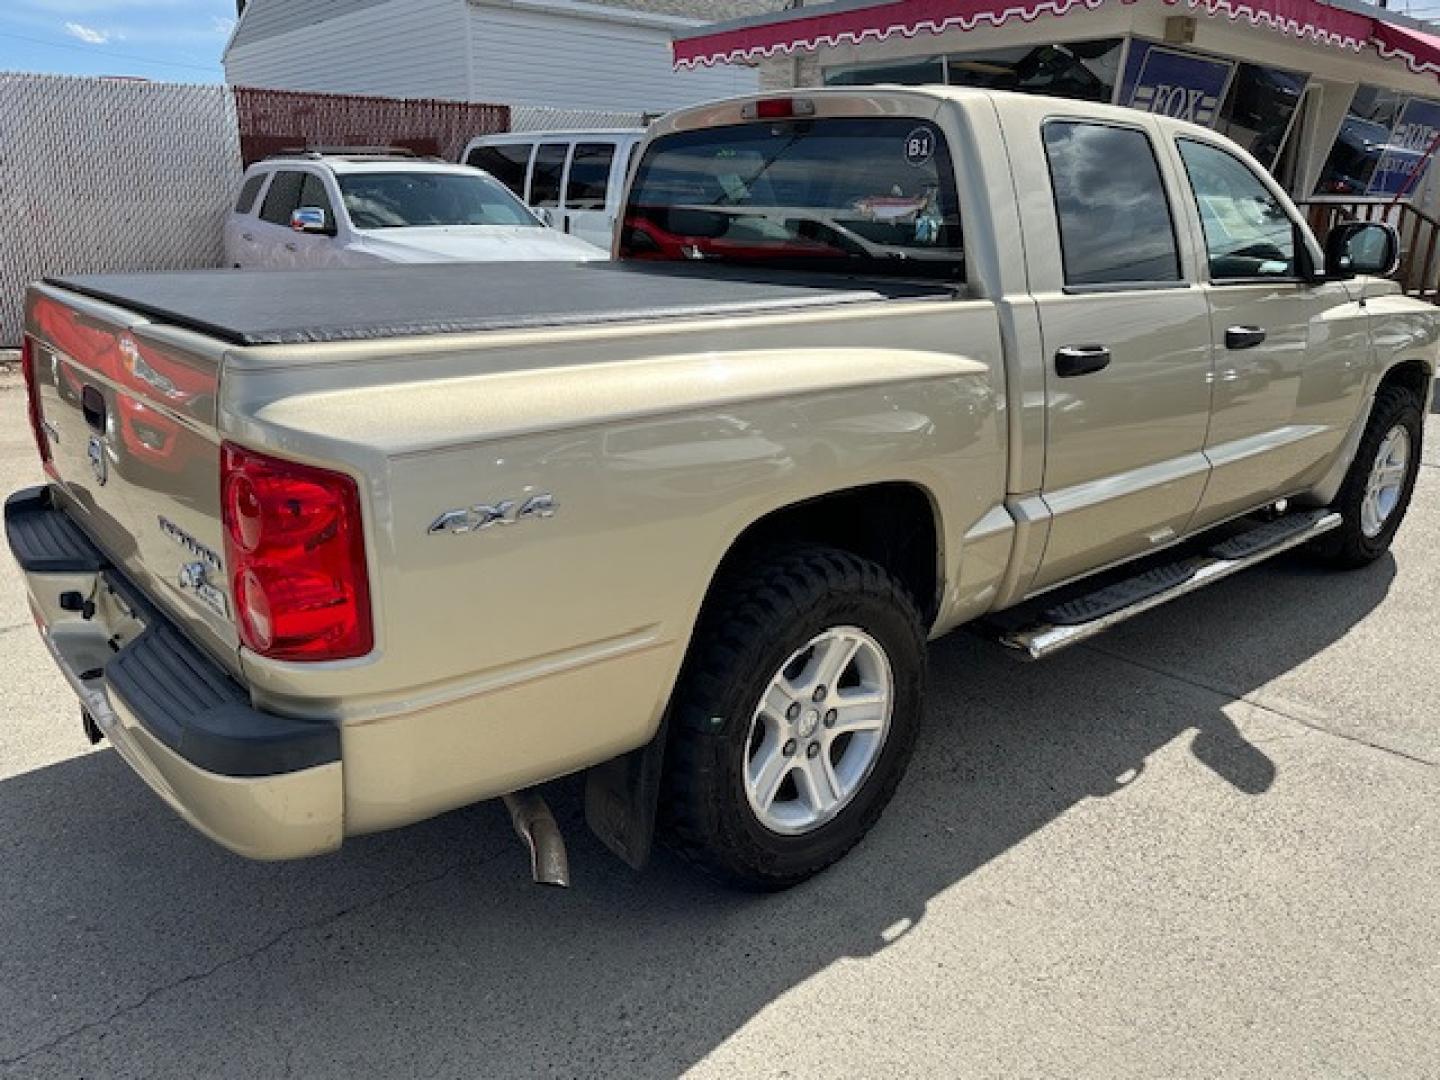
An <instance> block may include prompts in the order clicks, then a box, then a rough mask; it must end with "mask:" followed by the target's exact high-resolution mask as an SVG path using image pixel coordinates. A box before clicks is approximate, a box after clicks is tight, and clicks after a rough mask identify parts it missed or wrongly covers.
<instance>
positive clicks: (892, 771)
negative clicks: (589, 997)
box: [661, 547, 925, 891]
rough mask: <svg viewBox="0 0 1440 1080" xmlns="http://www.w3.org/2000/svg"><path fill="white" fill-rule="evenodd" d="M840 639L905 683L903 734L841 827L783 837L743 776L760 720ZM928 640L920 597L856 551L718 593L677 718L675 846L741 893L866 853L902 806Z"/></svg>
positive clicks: (665, 824) (670, 818) (808, 553)
mask: <svg viewBox="0 0 1440 1080" xmlns="http://www.w3.org/2000/svg"><path fill="white" fill-rule="evenodd" d="M837 626H850V627H858V628H859V629H861V630H863V631H865V632H866V633H867V634H869V635H870V636H871V637H872V638H873V639H874V640H875V641H876V642H878V643H879V645H880V646H881V647H882V648H883V650H884V652H885V655H886V659H888V661H889V663H890V670H891V674H892V677H893V698H892V711H891V714H890V717H891V718H890V728H889V731H888V733H887V735H886V737H885V742H884V744H883V746H882V748H881V749H880V752H879V756H878V757H877V759H876V761H875V764H874V766H873V768H872V769H871V771H870V773H869V774H868V776H867V777H866V778H865V779H864V780H863V781H862V782H861V784H860V787H859V788H857V789H856V790H855V793H854V795H853V796H851V798H850V801H849V802H848V803H847V804H846V805H845V806H844V807H843V809H841V810H840V811H839V813H838V814H837V816H835V817H834V818H833V819H831V820H830V821H828V822H826V823H825V824H822V825H819V826H817V827H816V828H815V829H814V830H813V831H811V832H808V833H804V834H802V835H781V834H779V833H777V832H773V831H771V830H770V829H767V828H766V827H765V826H764V825H763V824H761V822H760V820H759V819H758V818H757V817H756V815H755V813H754V811H752V809H751V807H750V803H749V801H748V799H747V796H746V794H745V788H744V780H743V769H744V763H745V759H746V755H747V745H746V744H747V738H748V735H749V731H750V721H751V718H752V716H753V715H754V712H755V710H756V707H757V705H758V703H759V701H760V698H761V695H762V694H763V693H764V692H765V690H766V688H767V687H768V686H769V684H770V681H771V679H772V678H773V677H774V676H775V674H776V672H777V671H778V670H779V669H780V667H781V665H782V664H784V663H785V661H786V659H787V658H788V657H790V656H791V655H792V654H793V653H795V652H796V651H797V650H799V649H802V648H803V647H804V646H805V644H806V643H807V642H809V641H810V640H811V639H812V638H814V637H815V636H816V635H817V634H820V633H822V632H824V631H825V630H827V629H830V628H833V627H837ZM924 669H925V629H924V626H923V625H922V621H921V617H920V613H919V610H918V609H917V607H916V603H915V600H914V598H912V597H911V595H910V594H909V593H908V592H907V591H906V590H905V589H904V588H903V587H902V586H901V585H900V584H899V583H898V582H897V581H896V580H895V579H894V578H893V577H891V576H890V575H889V574H888V573H887V572H886V571H885V570H884V569H883V568H882V567H880V566H878V565H877V564H875V563H873V562H869V561H867V560H865V559H861V558H857V557H856V556H854V555H851V554H849V553H847V552H844V551H839V550H835V549H831V548H824V547H803V548H791V549H789V550H786V551H781V552H775V553H772V554H771V555H769V556H767V557H765V558H763V559H759V560H756V561H752V562H751V563H750V564H749V565H748V567H747V568H746V569H743V570H741V571H739V572H737V573H734V574H731V575H729V576H728V577H727V578H726V579H725V580H722V581H721V582H719V583H718V584H717V587H716V590H715V598H714V600H713V601H712V602H711V603H710V604H709V605H707V610H706V611H705V613H704V615H703V616H702V619H701V623H700V626H699V627H698V628H697V633H696V639H695V641H694V643H693V646H692V649H691V652H690V656H689V658H688V659H687V662H686V665H685V670H684V671H683V672H682V674H681V680H680V684H679V686H678V687H677V689H676V694H675V698H674V702H673V705H672V710H671V714H670V740H671V741H670V745H669V748H668V749H669V755H668V764H667V769H666V776H665V780H664V786H663V802H662V807H661V811H662V835H663V836H664V838H665V839H666V841H667V842H668V843H669V844H670V846H672V847H673V848H675V849H676V850H677V851H678V852H679V853H680V854H681V855H682V856H683V857H685V858H686V859H688V860H689V861H691V862H693V863H695V864H696V865H698V866H699V867H700V868H701V869H702V870H704V871H705V872H706V873H708V874H710V875H711V876H712V877H714V878H716V879H717V880H719V881H721V882H723V883H725V884H728V885H732V886H736V887H739V888H744V889H750V890H755V891H773V890H778V889H785V888H789V887H790V886H792V885H796V884H798V883H799V882H802V881H804V880H805V879H806V878H809V877H811V876H812V875H814V874H817V873H819V872H820V871H821V870H823V869H825V868H826V867H827V866H829V865H830V864H832V863H833V862H835V861H836V860H837V859H839V858H840V857H841V856H843V855H844V854H845V853H846V852H848V851H849V850H850V849H851V848H852V847H854V846H855V844H856V843H858V842H859V841H860V839H861V837H863V836H864V835H865V833H866V832H867V831H868V830H869V829H870V827H871V826H872V825H873V824H874V823H875V821H876V819H877V818H878V817H879V816H880V813H881V811H882V810H884V808H885V805H886V804H887V803H888V802H889V801H890V798H891V796H892V795H893V794H894V792H895V788H896V786H897V785H898V784H899V782H900V778H901V776H902V775H903V773H904V771H905V767H906V765H907V764H908V763H909V760H910V755H911V752H912V751H913V749H914V745H915V737H916V734H917V732H918V730H919V724H920V708H921V697H922V688H923V682H924Z"/></svg>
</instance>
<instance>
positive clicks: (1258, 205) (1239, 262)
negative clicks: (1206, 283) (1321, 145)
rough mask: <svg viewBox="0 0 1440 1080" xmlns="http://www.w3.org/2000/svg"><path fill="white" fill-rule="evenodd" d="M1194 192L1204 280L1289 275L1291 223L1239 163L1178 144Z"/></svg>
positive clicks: (1215, 151)
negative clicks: (1202, 233)
mask: <svg viewBox="0 0 1440 1080" xmlns="http://www.w3.org/2000/svg"><path fill="white" fill-rule="evenodd" d="M1179 146H1180V157H1181V158H1183V159H1184V161H1185V171H1186V172H1187V173H1188V174H1189V176H1190V187H1191V189H1192V190H1193V191H1194V192H1195V205H1196V208H1197V209H1199V211H1200V224H1201V225H1202V226H1203V227H1204V229H1205V250H1206V254H1207V255H1208V256H1209V260H1210V277H1211V278H1212V279H1225V278H1269V277H1294V276H1295V269H1296V268H1295V223H1294V222H1293V221H1291V220H1290V215H1289V214H1287V213H1286V212H1285V208H1284V207H1283V206H1281V205H1280V201H1279V200H1278V199H1276V198H1275V196H1274V195H1272V194H1270V189H1269V188H1267V187H1266V186H1265V185H1264V184H1263V183H1261V182H1260V178H1259V177H1258V176H1256V175H1255V174H1254V173H1253V172H1251V171H1250V168H1249V166H1247V165H1246V164H1245V163H1244V162H1243V161H1241V160H1240V159H1239V158H1237V157H1234V156H1233V155H1231V154H1228V153H1226V152H1225V151H1224V150H1221V149H1220V148H1219V147H1217V146H1210V145H1208V144H1206V143H1199V142H1192V141H1190V140H1189V139H1181V140H1179Z"/></svg>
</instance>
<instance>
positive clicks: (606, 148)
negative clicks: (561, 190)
mask: <svg viewBox="0 0 1440 1080" xmlns="http://www.w3.org/2000/svg"><path fill="white" fill-rule="evenodd" d="M614 160H615V147H614V145H613V144H611V143H576V144H575V156H574V157H573V158H571V160H570V179H569V180H568V181H567V182H566V184H565V205H566V206H568V207H569V208H570V209H571V210H604V209H605V195H606V192H607V191H609V189H610V164H611V162H613V161H614Z"/></svg>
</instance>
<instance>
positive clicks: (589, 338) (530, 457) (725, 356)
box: [221, 301, 1005, 831]
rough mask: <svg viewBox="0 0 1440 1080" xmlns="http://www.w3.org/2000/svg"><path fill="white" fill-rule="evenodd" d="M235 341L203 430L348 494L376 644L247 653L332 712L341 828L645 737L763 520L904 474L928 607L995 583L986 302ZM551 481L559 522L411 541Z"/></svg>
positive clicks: (272, 694) (480, 794) (322, 710)
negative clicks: (410, 335) (209, 425)
mask: <svg viewBox="0 0 1440 1080" xmlns="http://www.w3.org/2000/svg"><path fill="white" fill-rule="evenodd" d="M862 307H863V309H862ZM902 341H903V342H904V347H903V348H902V347H899V346H898V345H897V344H896V343H898V342H902ZM243 353H244V355H234V356H232V358H231V361H230V362H229V363H228V364H227V369H226V377H225V381H224V387H225V389H224V393H223V397H222V408H221V412H222V419H221V426H222V428H223V429H225V430H226V431H227V433H228V434H229V435H231V436H232V437H236V438H238V439H239V440H240V441H242V442H245V443H247V444H251V445H257V446H260V447H262V448H267V449H269V450H270V451H271V452H276V453H283V454H286V455H288V456H292V457H297V458H300V459H302V460H313V461H317V462H319V463H322V464H325V463H333V462H344V463H345V464H346V466H347V468H349V469H350V470H351V471H353V473H354V474H355V475H356V476H357V478H358V479H359V480H360V481H361V483H362V485H363V488H364V491H365V500H366V506H367V527H368V529H369V549H370V558H371V574H372V579H373V587H374V595H375V603H376V621H377V650H376V654H375V655H374V656H372V657H371V658H369V659H367V660H366V661H359V662H354V663H350V664H340V665H318V666H304V665H285V664H275V663H271V662H261V661H258V660H255V659H254V658H251V657H248V656H247V657H246V658H245V661H244V663H245V669H246V675H247V678H248V680H249V682H250V683H251V685H252V687H253V688H254V690H255V692H256V694H257V697H258V699H259V701H260V703H261V704H265V703H269V704H272V705H273V706H274V707H276V708H280V709H284V710H286V711H290V712H299V713H305V712H309V713H312V714H315V715H332V716H338V717H340V718H341V719H342V721H343V725H344V726H343V731H344V732H345V735H344V738H345V740H346V770H347V781H346V783H347V798H348V799H351V805H350V806H349V808H348V812H349V814H350V816H351V825H352V828H353V829H355V830H357V831H358V830H364V829H366V828H373V827H382V826H385V825H390V824H395V823H398V821H399V820H408V819H410V818H414V817H420V816H424V815H425V814H427V813H434V812H436V811H438V810H441V809H444V808H446V807H448V806H455V805H462V804H464V803H466V802H470V801H474V800H475V799H479V798H485V797H488V796H491V795H495V794H498V793H500V792H502V791H505V790H509V789H511V788H514V787H517V786H521V785H523V784H527V783H533V782H535V781H538V780H541V779H545V778H548V777H549V776H554V775H559V774H562V773H564V772H568V771H573V770H574V769H577V768H581V767H584V766H585V765H589V764H593V763H595V762H598V761H601V760H605V759H607V758H609V757H612V756H614V755H615V754H618V753H621V752H624V751H625V750H628V749H631V748H633V747H635V746H638V745H641V744H643V743H644V742H645V741H647V740H648V739H649V738H650V737H651V736H652V735H653V733H654V731H655V730H656V727H657V726H658V723H659V720H660V716H661V713H662V711H663V709H664V706H665V703H666V701H667V699H668V697H669V694H670V691H671V688H672V686H673V683H674V680H675V677H676V674H677V672H678V669H679V666H680V663H681V660H682V658H683V656H684V652H685V649H686V647H687V646H688V643H689V638H690V633H691V629H692V627H693V625H694V622H695V619H696V616H697V614H698V611H699V609H700V606H701V603H702V601H703V599H704V596H705V593H706V591H707V589H708V588H709V586H710V583H711V580H712V577H713V575H714V572H715V570H716V568H717V567H718V566H719V564H720V561H721V560H722V559H723V557H724V555H725V554H726V552H727V551H728V550H729V548H730V546H731V545H732V543H733V542H734V540H735V539H736V538H737V537H738V536H739V535H740V534H741V533H742V532H743V531H744V530H745V528H747V527H748V526H749V525H751V524H752V523H753V522H755V521H756V520H758V519H759V518H761V517H763V516H764V515H765V514H767V513H769V512H771V511H772V510H775V509H778V508H781V507H785V506H788V505H791V504H794V503H797V502H801V501H803V500H805V499H808V498H811V497H814V496H817V495H822V494H826V493H830V492H834V491H838V490H844V489H847V488H853V487H858V486H862V485H866V484H872V483H879V482H890V481H901V482H909V483H913V484H916V485H918V486H919V487H920V488H922V489H923V490H924V491H925V492H927V493H928V494H929V496H930V499H931V501H932V503H933V504H934V506H935V507H936V509H937V514H938V518H939V524H940V529H941V546H942V553H941V558H942V560H943V565H944V567H945V575H944V576H945V579H946V580H947V582H948V583H949V589H948V591H947V594H946V596H945V598H944V608H945V610H944V611H943V612H942V619H944V618H946V617H949V616H952V615H953V613H954V612H955V611H956V610H959V609H964V608H966V607H967V606H970V605H973V604H975V603H977V602H978V601H977V599H976V598H977V597H978V596H980V595H981V594H982V593H984V592H985V590H986V589H987V588H991V587H993V581H986V580H981V579H979V578H977V577H976V576H974V575H967V577H966V578H965V580H964V584H963V585H962V584H961V583H960V578H959V576H958V575H957V574H955V573H954V572H953V571H954V569H955V568H956V567H958V565H959V560H960V558H961V547H962V538H963V537H964V535H965V533H966V532H967V531H969V530H970V529H971V528H972V527H973V526H975V524H976V523H977V522H979V521H981V519H982V518H984V517H985V516H986V515H987V514H991V515H992V520H993V515H994V513H995V512H996V511H997V509H998V508H999V507H1000V506H1001V504H1002V501H1003V495H1004V492H1003V487H1004V475H1005V473H1004V467H1005V436H1004V432H1003V430H1002V423H1001V417H1002V415H1003V408H1004V368H1003V363H1002V356H1001V345H1000V335H999V326H998V320H997V317H996V313H995V307H994V305H993V304H990V303H988V302H982V301H946V302H934V301H930V302H921V303H905V302H892V303H890V304H882V305H864V306H860V305H857V306H856V307H854V308H850V309H837V310H835V311H830V312H824V313H814V312H811V313H806V314H803V315H800V314H796V315H789V316H766V317H763V318H755V317H748V318H745V319H733V320H710V321H708V322H696V323H690V324H679V323H675V324H655V325H651V326H648V327H629V328H620V327H616V328H608V329H600V330H597V329H593V328H592V329H588V330H579V331H567V332H558V333H550V334H548V335H538V334H529V335H526V334H490V335H481V336H476V337H470V338H449V339H416V340H414V341H409V342H403V343H396V342H394V341H392V342H388V343H381V344H380V345H379V346H377V345H375V344H367V345H345V346H334V345H326V346H310V347H291V348H282V349H251V350H243ZM337 387H344V389H337ZM542 492H543V493H548V494H550V495H552V496H553V497H554V499H555V501H556V503H557V511H556V513H555V516H554V517H553V518H549V519H542V520H525V521H520V522H518V523H516V524H513V525H507V526H497V527H494V528H490V529H486V530H484V531H480V532H474V533H470V534H466V535H451V534H438V535H431V534H429V533H428V529H429V527H430V525H431V524H432V522H434V521H435V520H436V518H437V517H438V516H439V515H440V514H441V513H443V512H444V511H447V510H449V509H453V508H460V507H466V506H472V505H476V504H481V503H484V504H493V503H495V502H498V501H501V500H523V499H524V498H525V497H527V496H528V495H530V494H534V493H542ZM998 572H999V568H998V567H997V571H996V573H998ZM982 578H983V575H982ZM396 718H404V719H396Z"/></svg>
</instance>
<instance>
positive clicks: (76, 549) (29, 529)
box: [5, 487, 110, 574]
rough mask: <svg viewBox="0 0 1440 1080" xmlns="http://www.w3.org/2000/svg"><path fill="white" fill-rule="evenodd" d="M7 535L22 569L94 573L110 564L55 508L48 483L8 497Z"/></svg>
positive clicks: (61, 572) (74, 525)
mask: <svg viewBox="0 0 1440 1080" xmlns="http://www.w3.org/2000/svg"><path fill="white" fill-rule="evenodd" d="M5 539H6V540H7V541H8V542H9V544H10V550H11V551H12V552H13V553H14V555H15V561H16V562H18V563H19V564H20V569H22V570H25V571H28V572H29V573H32V574H79V573H95V572H97V571H100V570H104V569H105V568H106V567H108V566H109V565H110V561H109V560H108V559H106V558H105V556H104V555H103V554H102V553H101V551H100V549H99V548H97V547H96V546H95V545H94V544H92V543H91V542H90V538H89V537H88V536H86V535H85V533H84V532H83V531H82V530H81V528H80V526H78V525H76V524H75V522H73V521H71V520H70V519H69V518H68V517H66V516H65V515H64V514H63V513H61V512H60V511H59V510H57V509H56V508H55V505H54V502H53V500H52V496H51V492H50V489H49V488H48V487H39V488H28V489H26V490H24V491H17V492H16V493H15V494H14V495H11V496H10V497H9V498H8V499H6V500H5Z"/></svg>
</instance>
